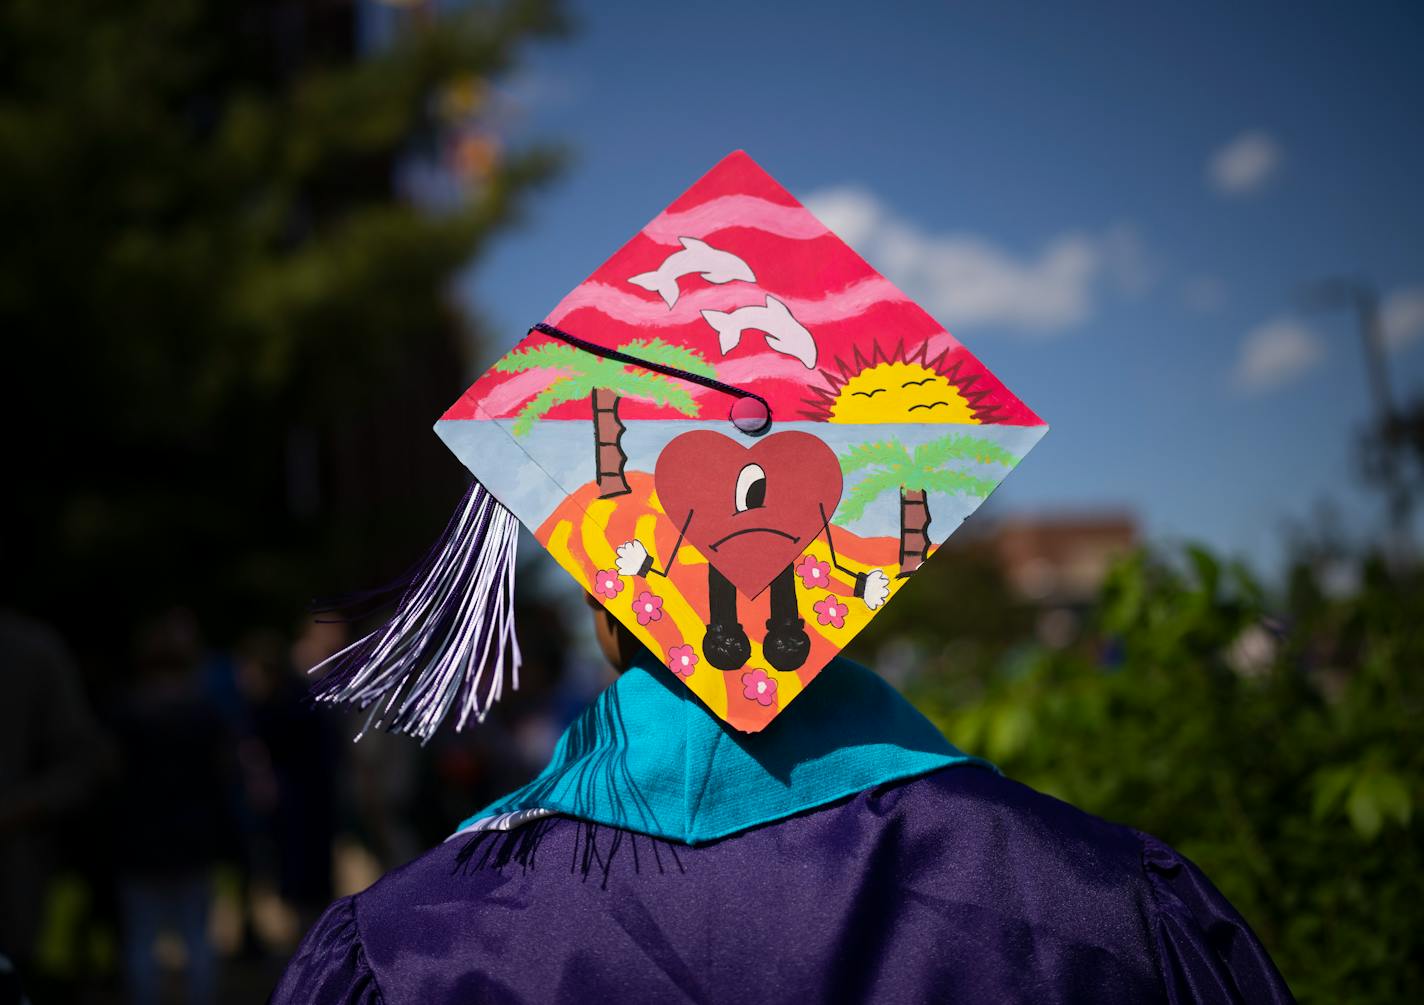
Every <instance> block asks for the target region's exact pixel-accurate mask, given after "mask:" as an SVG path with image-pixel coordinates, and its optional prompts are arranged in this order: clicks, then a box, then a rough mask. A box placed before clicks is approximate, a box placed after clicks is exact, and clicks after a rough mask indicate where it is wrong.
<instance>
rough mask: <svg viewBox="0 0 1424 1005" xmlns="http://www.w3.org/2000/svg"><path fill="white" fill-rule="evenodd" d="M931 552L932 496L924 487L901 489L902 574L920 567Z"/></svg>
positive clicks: (907, 573) (905, 574) (906, 574)
mask: <svg viewBox="0 0 1424 1005" xmlns="http://www.w3.org/2000/svg"><path fill="white" fill-rule="evenodd" d="M929 553H930V498H929V493H928V492H926V491H924V490H923V489H906V488H902V489H901V490H900V575H901V576H908V575H909V574H910V573H912V572H914V571H915V570H916V569H918V568H919V567H920V566H921V565H922V564H923V563H924V560H925V558H926V557H928V556H929Z"/></svg>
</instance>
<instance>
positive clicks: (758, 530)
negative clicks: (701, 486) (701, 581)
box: [707, 527, 801, 551]
mask: <svg viewBox="0 0 1424 1005" xmlns="http://www.w3.org/2000/svg"><path fill="white" fill-rule="evenodd" d="M743 534H775V535H776V536H777V537H784V538H786V540H788V541H800V540H801V539H800V538H799V537H797V536H796V535H795V534H788V533H786V531H784V530H777V529H776V528H775V527H743V528H742V529H741V530H734V531H732V533H730V534H728V535H727V536H726V537H719V538H718V539H717V540H715V541H713V542H712V543H711V544H709V545H708V546H707V547H708V548H710V549H712V550H713V551H716V550H717V549H718V548H720V547H722V545H724V544H726V543H727V542H728V541H730V540H731V539H732V538H734V537H741V536H742V535H743Z"/></svg>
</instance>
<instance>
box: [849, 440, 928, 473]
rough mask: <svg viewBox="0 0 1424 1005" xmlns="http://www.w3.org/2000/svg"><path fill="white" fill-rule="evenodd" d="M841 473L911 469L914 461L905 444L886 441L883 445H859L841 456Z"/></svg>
mask: <svg viewBox="0 0 1424 1005" xmlns="http://www.w3.org/2000/svg"><path fill="white" fill-rule="evenodd" d="M840 462H841V473H842V474H847V475H848V474H850V473H851V472H853V471H863V470H865V469H866V468H874V467H882V468H896V469H898V468H902V467H909V466H910V465H911V464H912V463H913V461H912V460H911V458H910V452H909V451H908V450H906V449H905V446H904V444H901V443H895V442H893V441H890V440H886V441H885V442H883V443H858V444H856V445H855V446H853V447H851V448H850V450H849V451H847V452H846V453H844V454H841V455H840Z"/></svg>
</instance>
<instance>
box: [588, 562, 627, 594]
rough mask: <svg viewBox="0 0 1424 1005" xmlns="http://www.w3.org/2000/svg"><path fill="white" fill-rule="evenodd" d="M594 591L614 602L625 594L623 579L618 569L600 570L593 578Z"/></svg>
mask: <svg viewBox="0 0 1424 1005" xmlns="http://www.w3.org/2000/svg"><path fill="white" fill-rule="evenodd" d="M593 590H594V592H595V593H597V594H598V595H599V596H600V597H607V598H608V599H609V600H612V599H613V598H614V597H616V596H618V594H620V593H622V592H623V578H622V577H621V576H619V575H618V570H617V569H599V570H598V573H597V574H596V575H595V576H594V577H593Z"/></svg>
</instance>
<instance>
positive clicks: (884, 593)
mask: <svg viewBox="0 0 1424 1005" xmlns="http://www.w3.org/2000/svg"><path fill="white" fill-rule="evenodd" d="M888 596H890V577H889V576H887V575H885V573H883V572H881V571H880V570H879V569H871V570H870V571H869V572H867V573H866V574H865V588H864V592H863V593H861V598H862V599H863V600H864V601H865V606H866V607H868V608H870V609H871V610H872V611H873V610H875V609H876V608H877V607H879V606H880V605H881V604H883V603H885V598H887V597H888Z"/></svg>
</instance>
